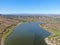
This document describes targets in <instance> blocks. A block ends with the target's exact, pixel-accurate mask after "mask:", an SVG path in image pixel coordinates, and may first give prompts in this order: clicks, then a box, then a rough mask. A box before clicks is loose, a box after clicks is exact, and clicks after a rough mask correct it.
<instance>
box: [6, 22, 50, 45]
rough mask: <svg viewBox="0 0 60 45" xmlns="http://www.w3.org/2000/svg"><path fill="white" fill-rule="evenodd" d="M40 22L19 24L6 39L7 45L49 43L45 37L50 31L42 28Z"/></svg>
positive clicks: (40, 44) (39, 44)
mask: <svg viewBox="0 0 60 45" xmlns="http://www.w3.org/2000/svg"><path fill="white" fill-rule="evenodd" d="M39 24H40V23H39V22H32V23H24V24H21V25H19V26H17V27H16V28H15V29H14V31H13V33H12V34H11V35H10V36H9V37H8V38H7V39H6V42H5V45H47V44H46V43H45V41H44V39H45V38H46V37H47V36H49V35H50V33H49V32H47V31H46V30H44V29H43V28H41V27H40V26H39Z"/></svg>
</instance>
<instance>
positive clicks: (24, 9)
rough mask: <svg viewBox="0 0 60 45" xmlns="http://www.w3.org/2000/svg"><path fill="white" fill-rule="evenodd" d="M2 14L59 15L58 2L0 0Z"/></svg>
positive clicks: (57, 0) (59, 5) (51, 0)
mask: <svg viewBox="0 0 60 45" xmlns="http://www.w3.org/2000/svg"><path fill="white" fill-rule="evenodd" d="M0 13H2V14H21V13H22V14H23V13H24V14H25V13H26V14H60V0H0Z"/></svg>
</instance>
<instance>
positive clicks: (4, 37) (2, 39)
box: [1, 22, 23, 45]
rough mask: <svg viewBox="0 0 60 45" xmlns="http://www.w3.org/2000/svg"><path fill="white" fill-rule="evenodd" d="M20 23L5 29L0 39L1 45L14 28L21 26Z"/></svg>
mask: <svg viewBox="0 0 60 45" xmlns="http://www.w3.org/2000/svg"><path fill="white" fill-rule="evenodd" d="M22 23H23V22H22ZM22 23H18V24H16V25H13V26H11V27H9V28H7V29H6V31H5V32H4V33H3V36H2V38H1V45H4V43H5V41H6V39H7V37H8V36H9V35H10V34H11V33H12V32H13V31H14V28H15V27H16V26H18V25H20V24H22Z"/></svg>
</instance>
